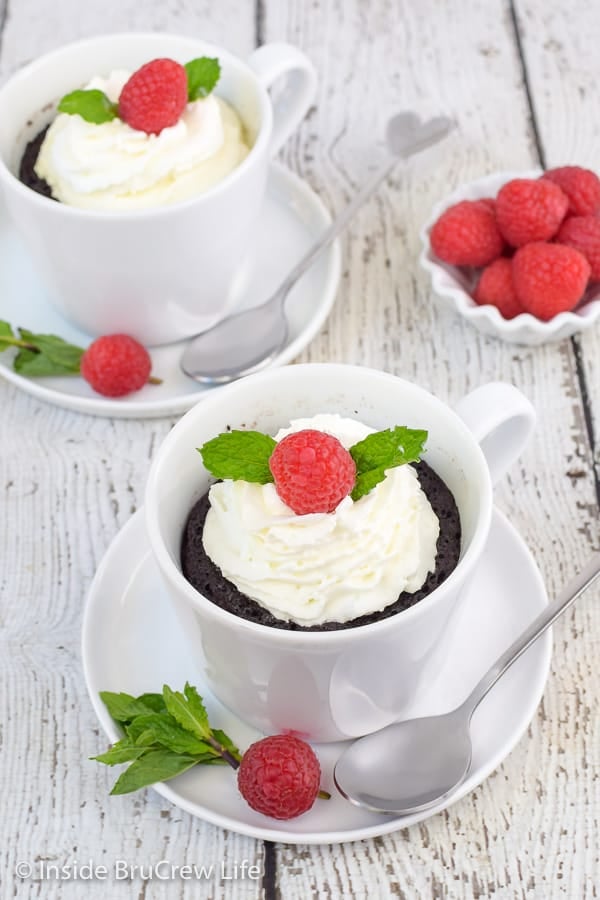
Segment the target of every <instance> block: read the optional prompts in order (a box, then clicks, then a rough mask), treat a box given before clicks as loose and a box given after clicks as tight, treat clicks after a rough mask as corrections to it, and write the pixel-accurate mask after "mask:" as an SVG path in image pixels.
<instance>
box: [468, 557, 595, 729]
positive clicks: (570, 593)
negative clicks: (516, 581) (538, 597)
mask: <svg viewBox="0 0 600 900" xmlns="http://www.w3.org/2000/svg"><path fill="white" fill-rule="evenodd" d="M599 575H600V553H596V554H594V556H592V558H591V559H590V561H589V562H588V563H587V565H586V566H585V567H584V568H583V570H582V571H581V572H580V573H579V575H576V576H575V578H574V579H573V581H571V582H570V583H569V584H568V585H567V586H566V587H565V588H564V589H563V591H561V593H560V595H559V597H558V598H557V599H556V600H555V601H554V602H553V603H549V604H548V606H547V607H546V608H545V609H543V610H542V612H541V613H540V614H539V616H537V617H536V618H535V619H534V620H533V622H532V623H531V625H529V626H528V627H527V628H526V629H525V631H524V632H523V633H522V634H520V635H519V637H518V638H517V639H516V640H515V641H513V643H512V644H511V645H510V647H508V648H507V649H506V650H505V651H504V653H503V654H502V655H501V656H500V657H498V659H497V660H496V662H495V663H494V664H493V666H491V668H490V669H488V671H487V672H486V674H485V675H484V676H483V678H482V679H481V680H480V681H479V682H478V683H477V684H476V686H475V688H474V689H473V690H472V691H471V693H470V694H469V696H468V697H467V699H466V700H465V701H464V702H463V703H462V704H461V707H463V708H466V709H468V710H469V711H470V712H469V714H470V715H472V714H473V712H474V711H475V709H476V708H477V707H478V706H479V704H480V703H481V701H482V700H483V698H484V697H485V695H486V694H487V693H488V691H489V690H490V689H491V688H492V687H493V686H494V685H495V684H496V682H497V681H498V679H499V678H500V677H501V676H502V675H504V673H505V672H506V670H507V669H508V668H510V666H512V664H513V663H514V662H516V660H517V659H518V658H519V657H520V656H521V654H522V653H524V652H525V650H527V648H528V647H530V646H531V645H532V644H533V643H534V641H537V639H538V638H539V637H540V635H541V634H543V633H544V631H546V629H547V628H549V627H550V625H552V623H553V622H554V621H556V619H558V617H559V616H561V615H562V614H563V613H564V612H565V610H567V609H568V608H569V607H570V606H571V604H572V603H574V602H575V600H577V598H578V597H579V596H581V594H583V592H584V591H585V590H587V588H588V587H589V586H590V585H591V584H592V583H593V582H594V581H595V580H596V578H598V576H599Z"/></svg>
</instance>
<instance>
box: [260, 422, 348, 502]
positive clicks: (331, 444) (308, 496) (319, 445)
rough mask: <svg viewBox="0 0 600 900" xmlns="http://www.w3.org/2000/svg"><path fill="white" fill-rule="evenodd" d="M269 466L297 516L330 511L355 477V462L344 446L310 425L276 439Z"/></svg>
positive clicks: (276, 482)
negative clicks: (277, 441) (279, 439)
mask: <svg viewBox="0 0 600 900" xmlns="http://www.w3.org/2000/svg"><path fill="white" fill-rule="evenodd" d="M269 468H270V469H271V473H272V475H273V479H274V481H275V488H276V490H277V493H278V494H279V496H280V497H281V499H282V500H283V502H284V503H287V505H288V506H289V507H290V508H291V509H293V511H294V512H295V513H296V515H298V516H304V515H306V514H307V513H328V512H332V511H333V510H334V509H335V508H336V506H337V505H338V503H339V502H340V501H341V500H343V499H344V497H346V496H347V495H348V494H349V493H350V491H351V490H352V488H353V487H354V482H355V480H356V465H355V463H354V460H353V459H352V457H351V456H350V454H349V453H348V451H347V450H346V449H345V447H343V446H342V445H341V444H340V442H339V441H338V439H337V438H336V437H333V435H331V434H326V433H325V432H324V431H316V430H315V429H312V428H307V429H305V430H304V431H296V432H295V433H293V434H288V435H287V437H284V438H283V440H281V441H279V443H278V444H277V446H276V447H275V449H274V450H273V453H272V454H271V458H270V459H269Z"/></svg>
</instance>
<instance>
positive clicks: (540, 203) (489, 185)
mask: <svg viewBox="0 0 600 900" xmlns="http://www.w3.org/2000/svg"><path fill="white" fill-rule="evenodd" d="M482 205H484V206H485V207H487V210H488V213H489V215H490V216H492V215H493V217H494V219H495V226H496V234H497V236H498V237H499V239H500V241H502V245H503V247H502V250H501V252H500V253H499V254H498V255H496V256H495V257H494V258H493V259H490V260H489V261H488V262H485V263H482V262H481V261H480V260H479V259H478V257H477V253H478V252H479V250H480V249H481V248H482V247H483V248H486V247H489V246H490V245H491V246H493V243H494V242H493V240H492V239H491V238H490V231H491V232H492V233H493V228H492V221H491V219H489V218H488V219H486V218H485V217H484V216H483V213H482V212H481V211H480V212H479V213H478V216H477V221H478V222H479V223H481V221H482V220H483V221H485V223H486V224H487V229H482V226H481V224H479V229H477V228H475V227H474V225H473V222H472V220H474V219H475V216H473V215H472V213H471V215H470V219H468V220H467V216H465V215H463V216H462V217H461V216H459V223H458V225H456V224H455V223H453V222H452V218H451V214H452V210H456V209H458V210H459V212H460V209H461V208H465V207H466V208H467V209H469V208H470V207H476V208H480V207H481V206H482ZM590 210H598V211H600V180H599V179H598V178H597V177H596V176H595V174H594V173H592V172H590V171H589V170H587V169H582V168H581V167H578V166H564V167H560V168H557V169H553V170H549V171H548V172H546V173H544V172H542V171H541V170H533V171H528V172H500V173H495V174H492V175H487V176H484V177H483V178H480V179H478V180H476V181H473V182H470V183H468V184H466V185H463V186H462V187H460V188H458V189H457V190H456V191H454V192H453V193H452V194H450V195H449V196H448V197H447V198H445V199H444V200H443V201H442V202H441V203H439V204H437V206H436V207H435V208H434V209H433V210H432V213H431V216H430V218H429V220H428V221H427V222H426V223H425V225H424V226H423V228H422V230H421V242H422V250H421V254H420V258H419V261H420V264H421V266H422V267H423V268H424V269H425V270H426V271H427V272H428V273H429V275H430V277H431V282H432V287H433V290H434V293H435V295H436V296H437V297H438V298H439V299H440V300H441V301H443V302H444V303H449V304H451V305H452V307H453V308H454V309H455V310H456V311H457V312H458V313H460V315H462V316H463V317H464V318H466V319H467V320H468V321H469V322H470V323H471V324H472V325H473V326H474V327H475V328H477V329H478V330H479V331H481V332H483V333H484V334H488V335H491V336H494V337H498V338H500V339H501V340H505V341H509V342H513V343H519V344H528V345H532V346H533V345H539V344H544V343H547V342H551V341H559V340H563V339H564V338H566V337H569V336H571V335H572V334H575V333H577V332H579V331H583V330H585V329H587V328H589V327H591V326H592V325H593V324H594V322H595V321H596V320H597V319H598V317H599V316H600V282H598V281H596V279H595V276H594V268H593V263H594V260H596V261H597V257H596V253H600V242H599V243H598V244H596V225H595V214H593V213H590ZM579 211H583V212H584V213H585V215H577V216H575V215H574V214H575V213H576V212H579ZM454 215H455V216H456V213H454ZM581 220H583V224H581ZM591 220H594V221H591ZM590 222H591V225H590ZM446 223H448V224H449V227H447V228H446V229H445V228H444V226H445V224H446ZM578 223H579V224H578ZM464 229H467V230H468V241H465V239H464V237H463V238H461V231H462V230H464ZM445 230H447V231H448V232H449V234H446V233H445ZM440 234H441V237H440ZM453 243H456V244H458V245H461V246H462V247H463V248H464V247H465V246H467V255H466V256H465V253H464V252H463V253H462V254H460V252H459V251H455V255H454V256H449V255H448V252H447V247H448V245H452V244H453ZM596 247H598V250H596ZM469 250H470V251H471V252H470V255H469V252H468V251H469ZM436 251H437V252H436ZM457 253H458V255H456V254H457ZM488 256H489V253H488ZM455 259H460V261H459V262H455V261H454V260H455Z"/></svg>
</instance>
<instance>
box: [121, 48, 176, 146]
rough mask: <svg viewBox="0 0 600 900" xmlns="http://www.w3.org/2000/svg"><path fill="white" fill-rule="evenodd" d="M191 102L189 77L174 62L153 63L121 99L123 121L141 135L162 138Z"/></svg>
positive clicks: (136, 75)
mask: <svg viewBox="0 0 600 900" xmlns="http://www.w3.org/2000/svg"><path fill="white" fill-rule="evenodd" d="M187 98H188V82H187V73H186V71H185V69H184V67H183V66H182V65H180V64H179V63H178V62H175V60H173V59H153V60H152V62H149V63H146V64H145V65H144V66H142V67H141V69H138V70H137V72H134V73H133V75H132V76H131V78H130V79H129V81H127V82H126V83H125V85H124V87H123V90H122V91H121V96H120V97H119V117H120V118H121V119H122V120H123V121H124V122H127V124H128V125H130V126H131V128H135V129H136V130H137V131H145V132H146V134H160V132H161V131H162V130H163V128H169V127H171V126H172V125H176V124H177V122H178V121H179V119H180V117H181V114H182V112H183V110H184V109H185V107H186V104H187Z"/></svg>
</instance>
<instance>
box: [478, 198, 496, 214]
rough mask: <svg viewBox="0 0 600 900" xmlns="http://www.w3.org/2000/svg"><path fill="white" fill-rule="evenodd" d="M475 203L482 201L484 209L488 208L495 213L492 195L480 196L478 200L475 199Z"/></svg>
mask: <svg viewBox="0 0 600 900" xmlns="http://www.w3.org/2000/svg"><path fill="white" fill-rule="evenodd" d="M475 202H476V203H482V204H483V205H484V206H485V208H486V209H489V211H490V212H493V213H494V215H496V201H495V200H494V198H493V197H480V198H479V200H476V201H475Z"/></svg>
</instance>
